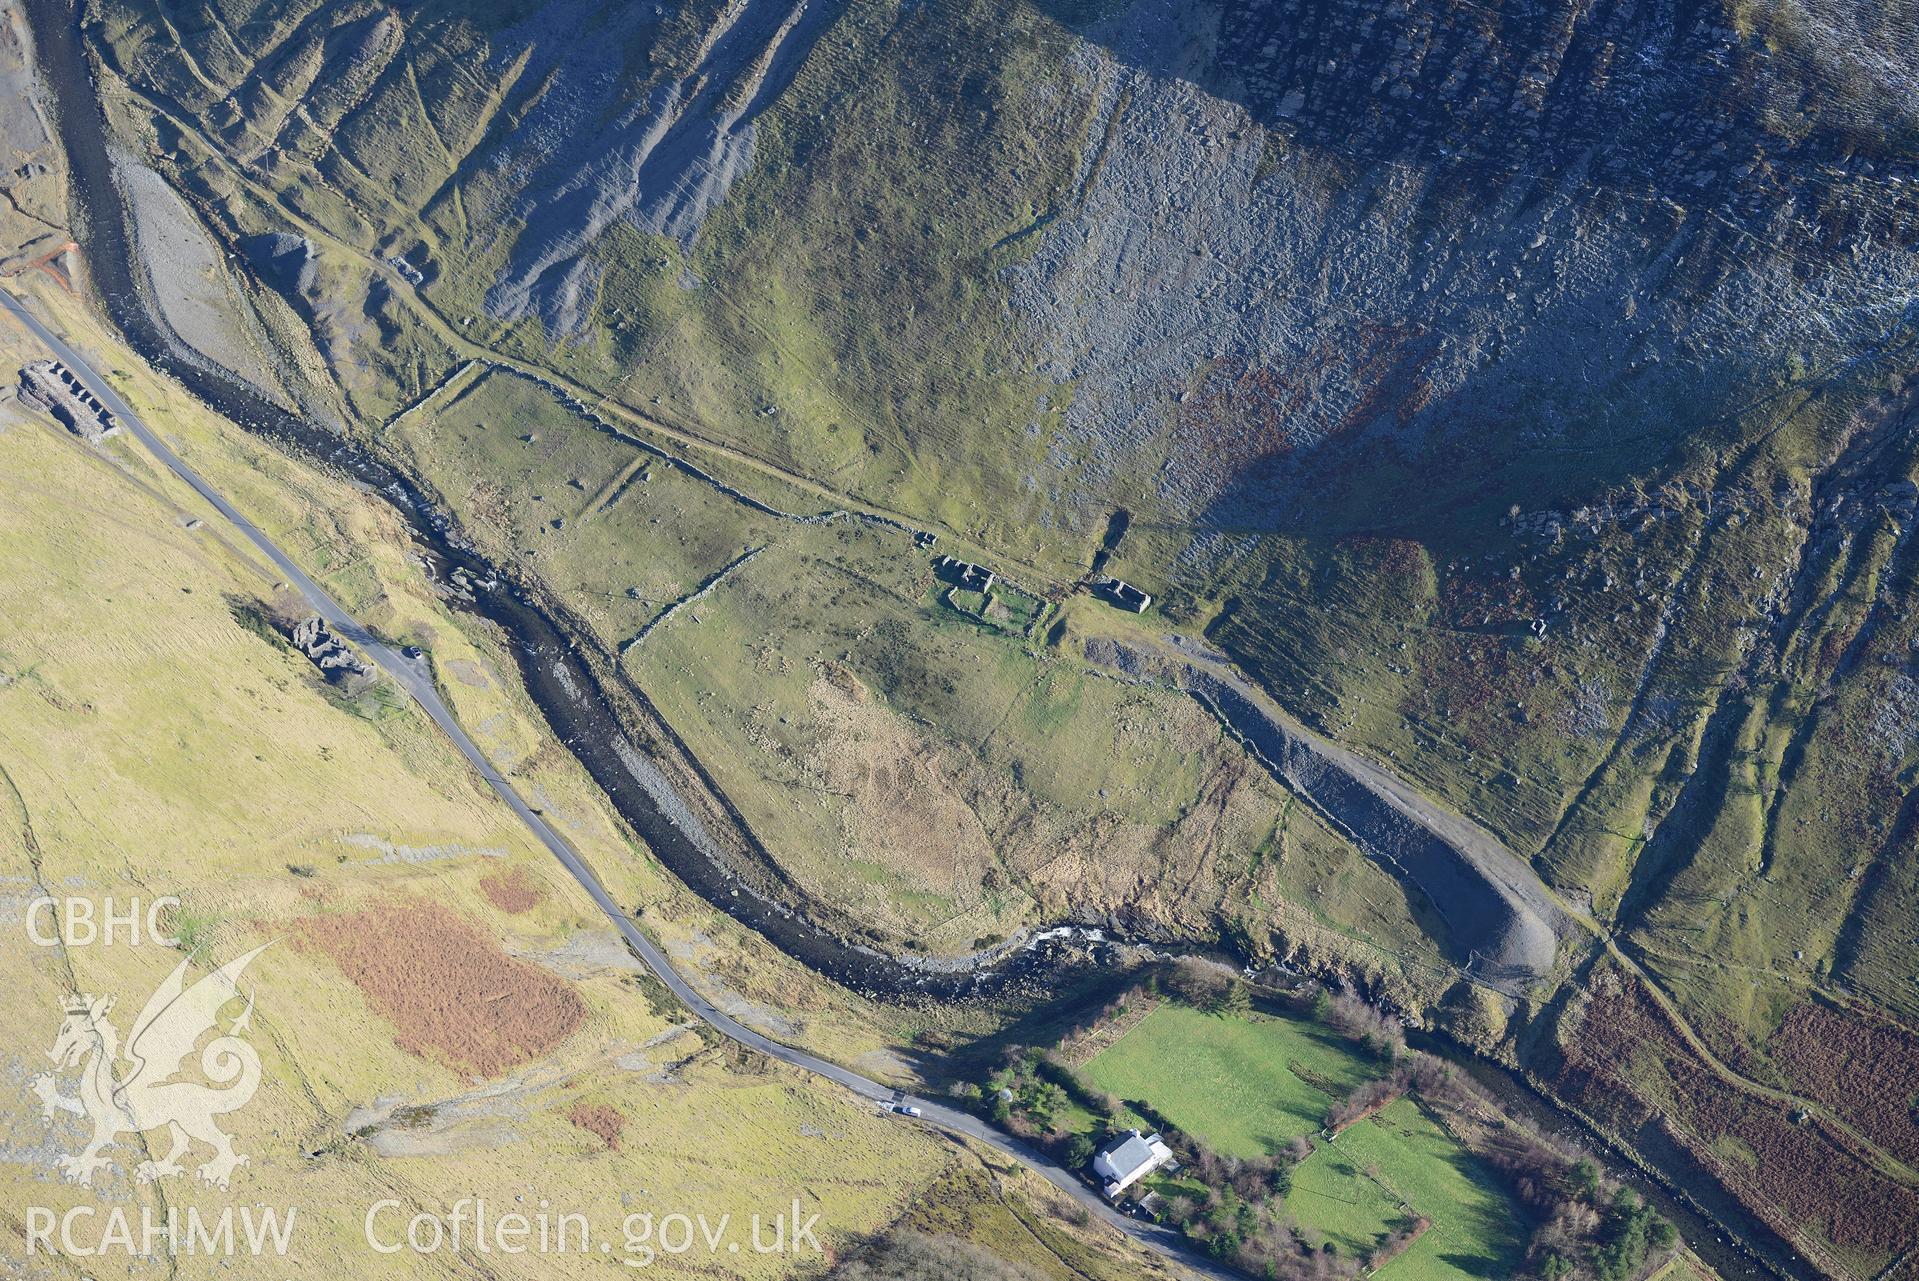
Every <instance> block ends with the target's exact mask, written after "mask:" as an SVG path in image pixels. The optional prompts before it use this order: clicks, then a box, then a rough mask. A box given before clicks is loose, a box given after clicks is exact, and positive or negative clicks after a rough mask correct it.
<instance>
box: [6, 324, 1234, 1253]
mask: <svg viewBox="0 0 1919 1281" xmlns="http://www.w3.org/2000/svg"><path fill="white" fill-rule="evenodd" d="M0 308H4V309H5V310H6V311H8V312H9V313H11V314H12V315H13V317H14V318H15V319H16V320H18V321H19V322H20V323H21V324H23V325H25V326H26V328H27V329H28V330H29V331H30V332H31V333H32V334H33V336H34V337H36V338H38V339H39V340H40V342H41V343H42V344H43V345H44V346H45V347H46V348H47V349H48V350H49V351H51V352H52V353H53V355H54V357H55V358H56V359H58V360H59V361H60V362H61V363H62V364H64V365H66V367H67V368H68V369H70V370H72V371H73V373H74V374H75V376H76V377H78V378H79V380H80V381H81V383H82V384H84V385H85V386H86V388H87V389H88V390H89V391H91V392H92V393H93V394H94V395H95V396H98V397H99V398H100V403H101V404H103V405H105V406H106V407H107V409H108V410H110V411H111V412H112V414H113V416H114V418H115V419H116V420H117V421H118V422H120V423H121V424H122V425H124V426H125V427H126V429H127V430H128V431H130V432H132V433H133V435H134V436H135V437H136V438H138V439H139V441H140V443H141V444H142V445H144V446H146V448H147V450H148V452H149V453H151V454H152V455H153V456H154V457H155V458H156V459H158V460H159V461H160V462H161V463H162V464H163V465H164V466H165V467H166V468H167V469H168V470H169V471H171V472H172V473H173V474H174V475H176V476H178V477H179V478H180V479H181V480H183V481H185V482H186V484H187V485H188V486H189V487H191V488H192V489H193V491H194V492H195V493H197V494H199V495H200V497H201V498H203V499H205V500H206V501H207V503H208V504H209V505H210V506H211V507H212V508H213V509H214V510H215V511H217V512H219V513H220V515H221V516H223V517H225V518H226V520H228V521H229V522H230V523H231V524H232V525H233V526H234V528H236V529H238V530H239V531H240V532H241V533H242V534H244V535H245V536H246V538H247V541H248V542H250V543H252V544H253V545H254V546H255V547H256V548H258V549H259V551H260V553H261V554H262V555H263V556H265V557H266V558H267V559H268V560H269V561H271V562H272V563H273V565H274V567H275V568H277V569H278V570H279V571H280V572H281V573H282V574H284V575H285V576H286V580H287V582H288V583H290V584H292V585H293V586H294V587H295V588H296V589H298V591H299V592H300V594H301V595H302V596H304V597H305V598H306V601H307V604H308V605H309V606H311V607H312V609H313V611H314V612H315V613H317V614H318V615H320V617H321V618H323V619H325V620H326V622H327V625H328V626H329V627H331V628H332V629H333V630H334V631H335V632H336V633H337V634H339V635H341V636H344V637H346V638H347V639H348V640H350V641H352V642H353V643H354V644H355V645H357V646H358V647H359V648H360V649H361V651H362V652H364V653H365V654H366V655H367V656H368V657H369V658H371V659H372V660H373V661H374V662H375V663H377V664H379V666H380V668H381V669H382V670H383V671H385V672H386V673H387V674H388V675H389V676H391V677H392V678H393V679H394V681H395V683H397V684H398V685H399V686H400V688H402V689H404V690H405V691H406V692H407V693H408V694H409V695H411V696H412V698H413V700H414V702H416V703H418V704H419V705H420V706H421V707H422V708H423V709H425V711H426V714H427V715H428V716H430V717H432V718H433V722H434V724H436V725H438V726H439V727H440V729H441V730H442V731H443V732H444V733H445V734H446V736H447V737H448V738H450V739H452V740H453V745H454V746H455V747H457V748H459V750H460V754H461V755H462V756H464V757H466V759H467V761H468V762H469V763H470V764H471V765H472V766H473V768H474V769H476V770H478V771H479V774H480V777H481V778H483V779H485V780H486V783H487V785H488V786H489V787H491V788H492V789H493V791H494V792H495V793H496V794H497V795H498V796H499V798H500V799H501V800H503V801H505V802H506V804H507V805H508V807H510V808H511V809H512V810H513V812H514V813H515V814H517V815H519V818H520V821H521V822H522V823H524V824H526V826H527V828H528V830H529V831H531V832H532V833H533V835H534V836H536V837H538V838H539V840H540V843H541V844H542V845H544V846H546V848H547V849H548V850H549V851H551V852H552V854H553V857H555V858H556V859H558V860H559V861H560V862H561V863H562V864H563V865H564V866H565V867H566V870H567V871H568V872H569V873H571V874H572V876H573V879H574V880H575V881H577V882H579V884H580V887H581V888H582V889H584V890H585V891H586V892H587V894H589V895H590V896H591V897H592V899H593V901H594V902H595V903H596V904H598V905H599V908H600V911H601V912H603V913H604V914H605V915H606V919H607V920H608V921H609V922H611V923H612V925H613V928H614V929H616V930H618V931H619V933H620V937H621V938H623V939H625V940H626V943H627V945H628V946H629V947H631V948H632V949H633V952H634V954H635V955H637V956H638V957H639V958H640V960H641V961H643V962H644V963H645V964H646V967H647V968H648V969H650V970H652V971H653V973H654V974H655V975H657V976H658V977H659V979H660V981H661V982H662V983H664V984H666V986H667V987H668V988H669V989H671V991H672V992H673V995H674V996H676V997H678V998H679V1000H680V1001H681V1003H682V1004H684V1005H685V1006H686V1007H687V1009H689V1010H691V1011H692V1012H693V1013H694V1014H695V1015H697V1016H698V1017H699V1018H701V1019H702V1020H704V1021H705V1022H706V1023H708V1024H710V1025H711V1026H712V1027H713V1028H714V1029H716V1030H717V1031H718V1032H719V1033H720V1034H721V1035H723V1036H725V1037H727V1038H728V1039H729V1040H732V1041H735V1042H737V1043H739V1044H740V1045H743V1046H745V1047H747V1048H748V1049H751V1050H756V1051H758V1052H759V1053H761V1054H765V1055H767V1056H768V1057H770V1058H775V1059H778V1060H780V1061H781V1062H783V1063H790V1064H792V1065H793V1066H794V1067H798V1068H803V1069H805V1070H806V1071H808V1072H812V1073H814V1074H815V1075H818V1076H823V1077H825V1078H827V1079H828V1080H830V1081H834V1082H837V1083H838V1084H840V1085H843V1086H845V1087H846V1088H847V1089H849V1090H851V1091H853V1092H854V1093H855V1094H859V1095H862V1096H863V1097H865V1098H868V1099H871V1100H873V1101H874V1102H876V1103H879V1104H886V1105H891V1104H892V1103H894V1102H898V1103H900V1104H902V1105H908V1106H912V1107H917V1108H919V1109H920V1111H921V1113H922V1115H921V1117H920V1118H919V1119H920V1120H921V1121H923V1122H924V1123H925V1124H926V1125H928V1126H931V1127H932V1128H934V1129H938V1130H943V1131H945V1132H947V1133H949V1134H956V1135H964V1136H966V1137H967V1138H970V1139H974V1140H977V1141H978V1142H981V1143H984V1144H986V1145H987V1146H989V1147H992V1148H994V1149H995V1150H997V1151H999V1152H1002V1153H1004V1154H1006V1155H1007V1156H1010V1157H1012V1158H1014V1159H1015V1160H1018V1161H1021V1162H1023V1163H1024V1164H1026V1165H1027V1166H1029V1167H1031V1168H1032V1169H1033V1170H1035V1171H1037V1172H1038V1173H1039V1174H1041V1175H1043V1176H1044V1177H1045V1178H1046V1179H1047V1180H1048V1181H1049V1182H1051V1183H1052V1184H1053V1185H1054V1186H1055V1187H1057V1188H1059V1189H1060V1190H1061V1191H1063V1192H1065V1193H1066V1194H1067V1195H1069V1196H1071V1197H1072V1198H1073V1199H1074V1200H1075V1201H1077V1202H1078V1203H1079V1204H1080V1205H1082V1206H1084V1207H1085V1208H1086V1209H1087V1210H1088V1211H1089V1212H1090V1213H1092V1214H1094V1215H1095V1216H1097V1217H1098V1218H1100V1219H1101V1220H1103V1221H1104V1222H1106V1223H1107V1224H1109V1225H1110V1226H1112V1227H1113V1228H1115V1229H1117V1230H1119V1231H1120V1232H1123V1233H1125V1234H1126V1235H1128V1236H1130V1237H1132V1238H1133V1239H1134V1240H1135V1241H1138V1242H1139V1243H1140V1244H1142V1245H1144V1246H1146V1247H1148V1248H1149V1249H1152V1250H1154V1251H1157V1252H1158V1253H1160V1254H1163V1255H1165V1256H1166V1257H1167V1258H1169V1259H1171V1260H1173V1261H1174V1262H1176V1263H1178V1264H1180V1265H1181V1266H1182V1267H1185V1268H1188V1269H1190V1270H1191V1271H1193V1272H1196V1273H1199V1274H1200V1275H1202V1276H1207V1277H1212V1278H1215V1281H1244V1278H1242V1277H1240V1276H1239V1275H1238V1274H1237V1273H1234V1272H1230V1271H1228V1270H1226V1269H1225V1268H1222V1267H1220V1266H1218V1265H1216V1264H1214V1263H1212V1262H1210V1261H1209V1260H1206V1259H1203V1258H1201V1257H1200V1256H1198V1255H1197V1254H1195V1253H1194V1252H1193V1251H1192V1250H1190V1249H1188V1248H1187V1247H1186V1245H1185V1244H1184V1242H1183V1241H1182V1240H1181V1239H1180V1238H1179V1236H1178V1234H1176V1233H1174V1232H1172V1231H1169V1230H1168V1229H1166V1228H1162V1227H1160V1226H1159V1225H1157V1224H1152V1223H1142V1222H1140V1221H1138V1220H1135V1219H1130V1218H1128V1217H1126V1216H1125V1215H1123V1214H1120V1213H1119V1212H1118V1211H1117V1210H1115V1209H1113V1208H1112V1206H1110V1205H1108V1204H1107V1203H1106V1202H1105V1201H1104V1200H1103V1199H1102V1198H1101V1197H1100V1196H1099V1195H1098V1194H1096V1193H1095V1192H1094V1191H1093V1190H1092V1189H1091V1188H1089V1187H1087V1186H1086V1185H1085V1184H1084V1183H1082V1182H1080V1181H1079V1179H1077V1178H1075V1177H1074V1176H1073V1174H1072V1173H1071V1172H1070V1171H1068V1170H1067V1169H1065V1168H1064V1167H1063V1166H1061V1165H1059V1164H1058V1163H1056V1162H1054V1161H1052V1160H1051V1159H1050V1158H1048V1157H1046V1156H1045V1155H1044V1154H1042V1153H1040V1152H1039V1151H1037V1150H1036V1149H1034V1148H1031V1147H1029V1146H1028V1145H1026V1144H1024V1143H1021V1142H1020V1141H1019V1140H1017V1139H1013V1138H1010V1137H1008V1136H1007V1135H1004V1134H1002V1133H1000V1132H999V1131H998V1130H995V1129H994V1128H992V1127H991V1126H989V1125H987V1124H986V1123H985V1122H984V1121H981V1120H980V1119H979V1118H978V1117H976V1116H973V1115H972V1114H971V1113H968V1112H962V1111H960V1110H958V1109H957V1108H951V1107H947V1106H946V1105H944V1104H941V1103H936V1102H933V1101H932V1100H930V1099H922V1098H917V1097H914V1096H910V1095H900V1094H898V1092H896V1091H895V1090H893V1089H892V1088H891V1087H889V1086H886V1085H882V1084H881V1083H880V1082H878V1081H875V1080H872V1079H870V1078H868V1077H864V1076H861V1075H860V1074H859V1073H857V1072H852V1071H849V1070H848V1069H846V1068H844V1067H841V1066H840V1065H839V1064H837V1063H833V1062H829V1061H828V1060H826V1059H823V1058H820V1057H818V1056H817V1055H813V1054H808V1053H807V1052H806V1051H805V1050H800V1049H795V1048H794V1047H792V1046H790V1045H784V1044H781V1043H780V1042H778V1041H775V1040H773V1039H771V1038H770V1037H767V1036H764V1035H762V1034H761V1033H759V1032H755V1031H754V1030H753V1029H752V1028H749V1027H747V1026H746V1025H744V1024H742V1023H741V1022H739V1021H738V1020H737V1019H734V1018H733V1017H731V1016H730V1015H728V1014H726V1013H725V1012H724V1011H722V1010H720V1009H719V1008H717V1007H716V1006H714V1004H713V1003H712V1002H711V1001H708V1000H707V999H706V998H705V997H704V996H702V995H700V993H699V992H698V991H696V990H695V989H694V988H693V986H692V985H691V984H689V983H688V982H687V981H686V980H685V979H683V978H681V977H680V974H679V972H678V971H677V970H675V969H674V968H673V963H672V962H671V961H669V960H668V959H667V957H666V954H665V953H664V952H662V951H661V950H660V948H659V947H658V946H657V945H656V944H654V942H653V941H652V940H651V939H649V938H648V937H647V936H646V935H645V934H643V933H641V931H640V928H639V926H638V925H636V924H635V923H634V921H633V919H632V918H631V917H630V916H629V915H628V914H627V913H626V911H625V910H624V909H623V908H621V907H620V905H619V904H618V903H616V902H614V901H613V897H612V895H610V894H608V893H607V892H606V888H605V887H604V886H602V885H601V884H600V882H599V878H597V877H596V876H594V875H593V872H592V870H591V869H590V868H588V867H587V865H586V863H585V861H584V860H583V859H581V857H580V855H579V853H578V852H577V851H575V850H574V848H573V847H572V845H571V844H569V843H568V842H567V840H566V839H565V838H564V837H562V836H561V835H560V834H559V833H558V832H556V831H555V830H553V828H552V827H551V826H549V825H548V823H547V821H546V819H545V818H543V817H542V816H541V815H540V814H539V812H538V811H536V810H534V809H533V808H532V807H531V806H529V805H528V804H527V803H526V801H525V800H524V799H522V798H521V796H520V794H519V792H518V791H517V790H516V789H515V788H514V786H513V784H512V783H510V782H508V781H507V780H506V779H505V778H504V777H502V776H501V774H500V772H499V771H498V770H496V769H494V768H493V765H492V763H491V762H490V761H488V760H487V758H486V756H485V755H484V754H483V753H482V752H481V751H480V748H479V745H478V744H476V743H475V742H474V741H473V740H472V739H471V738H470V737H468V736H467V732H466V731H465V730H464V729H462V728H461V726H460V723H459V721H458V720H456V719H455V718H454V716H453V712H452V710H451V709H450V708H448V707H447V705H446V702H445V701H444V700H443V699H442V698H441V697H440V692H439V690H438V689H437V688H435V687H434V684H433V677H432V672H431V670H430V668H429V667H428V665H427V664H426V662H425V661H424V660H414V659H410V658H408V657H406V655H405V654H403V653H401V652H400V651H399V650H397V649H395V648H394V647H393V646H391V645H388V644H387V643H386V642H384V641H382V640H380V639H379V638H378V637H376V636H374V635H373V634H372V633H371V632H369V631H368V630H367V629H366V628H365V627H363V626H361V625H360V623H359V622H358V621H357V620H356V619H355V618H354V617H353V616H352V615H351V614H349V613H347V611H346V609H345V608H344V607H343V606H341V604H340V603H339V602H338V601H336V600H334V599H333V597H332V596H331V595H329V594H328V593H327V591H326V589H325V588H323V587H321V586H320V585H319V584H318V583H316V582H314V581H313V579H311V578H309V577H308V576H307V574H306V571H305V570H303V569H301V568H300V567H299V565H297V564H295V563H294V561H293V558H292V557H290V556H288V555H287V554H286V553H285V552H283V551H281V550H280V548H279V546H278V545H277V544H276V543H274V541H273V540H272V539H270V538H268V537H267V535H266V533H265V532H264V531H263V530H261V529H260V527H259V526H257V525H255V524H254V523H253V522H252V521H250V520H248V519H247V518H246V517H245V516H243V515H241V514H240V512H239V511H238V510H237V509H236V508H235V507H234V506H233V505H232V504H231V503H229V502H228V501H227V500H226V499H225V498H224V497H222V496H221V494H220V492H219V491H218V490H216V489H215V488H214V487H213V486H212V485H210V484H208V483H207V481H206V480H205V479H204V478H203V477H201V475H200V474H199V473H198V472H196V471H194V470H193V468H191V467H189V466H187V464H186V463H185V462H184V461H183V460H182V459H181V458H180V456H179V455H178V454H176V453H174V452H173V450H172V449H171V448H169V447H168V446H167V444H166V443H165V442H164V441H162V440H161V439H160V438H159V436H157V435H156V434H155V433H154V432H153V430H152V429H151V428H149V427H148V426H147V425H146V423H144V422H143V421H141V419H140V416H139V415H138V414H136V413H134V412H133V409H132V407H131V406H129V405H128V404H127V403H126V401H125V400H123V399H122V398H121V397H120V395H119V393H117V392H116V391H114V389H113V387H112V386H111V385H110V384H109V383H108V382H107V381H106V379H104V378H102V377H101V376H100V375H99V374H98V373H96V372H95V371H94V369H93V367H92V366H91V365H89V364H88V363H87V362H86V360H85V358H84V357H82V356H81V355H80V354H79V353H78V352H76V351H75V350H74V349H73V348H71V347H69V346H68V345H67V344H66V343H65V342H64V341H62V340H61V339H60V337H59V336H58V335H57V334H55V333H54V332H53V331H52V330H50V329H48V328H47V327H46V325H44V324H42V323H41V322H40V320H39V319H38V318H37V317H36V316H34V314H33V313H32V312H30V311H28V310H27V308H26V306H25V305H24V304H23V303H22V302H21V301H20V300H19V299H17V298H16V297H14V295H13V294H12V293H11V292H10V291H8V290H4V289H0ZM901 1119H902V1121H903V1122H904V1121H905V1120H906V1118H904V1117H902V1118H901Z"/></svg>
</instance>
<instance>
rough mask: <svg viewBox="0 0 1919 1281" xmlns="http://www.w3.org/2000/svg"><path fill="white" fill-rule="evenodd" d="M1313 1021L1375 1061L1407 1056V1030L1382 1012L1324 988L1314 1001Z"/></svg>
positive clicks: (1356, 998) (1351, 997)
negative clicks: (1331, 1030) (1352, 1041)
mask: <svg viewBox="0 0 1919 1281" xmlns="http://www.w3.org/2000/svg"><path fill="white" fill-rule="evenodd" d="M1313 1017H1314V1018H1316V1019H1318V1020H1319V1021H1320V1022H1321V1023H1324V1024H1325V1025H1326V1026H1327V1027H1330V1028H1331V1029H1333V1031H1335V1032H1338V1033H1339V1034H1340V1035H1341V1036H1345V1037H1347V1038H1349V1039H1351V1040H1354V1041H1357V1042H1359V1043H1360V1045H1361V1046H1363V1047H1364V1048H1365V1049H1366V1051H1367V1052H1368V1053H1370V1054H1372V1055H1374V1056H1375V1057H1377V1058H1382V1059H1397V1058H1398V1057H1399V1056H1400V1055H1402V1054H1404V1053H1405V1052H1406V1028H1405V1026H1404V1025H1403V1024H1401V1023H1400V1021H1399V1020H1398V1019H1395V1018H1394V1017H1393V1016H1392V1015H1390V1014H1387V1013H1386V1012H1385V1011H1384V1010H1381V1009H1378V1008H1376V1007H1374V1006H1371V1005H1368V1004H1366V1002H1364V1001H1362V1000H1360V999H1359V998H1358V997H1356V996H1350V995H1348V994H1347V993H1344V992H1328V991H1326V990H1325V989H1324V988H1321V989H1320V991H1319V992H1318V993H1317V994H1316V995H1315V996H1314V997H1313Z"/></svg>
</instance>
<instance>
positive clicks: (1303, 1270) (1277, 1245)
mask: <svg viewBox="0 0 1919 1281" xmlns="http://www.w3.org/2000/svg"><path fill="white" fill-rule="evenodd" d="M1288 1168H1289V1167H1288ZM1165 1219H1166V1221H1167V1222H1168V1223H1171V1224H1174V1225H1175V1226H1177V1227H1178V1228H1179V1229H1180V1231H1181V1232H1182V1233H1183V1234H1184V1235H1185V1237H1186V1239H1187V1240H1188V1241H1191V1242H1192V1243H1193V1244H1194V1245H1196V1246H1198V1247H1199V1248H1200V1249H1202V1250H1204V1251H1205V1252H1206V1253H1207V1254H1209V1255H1211V1256H1212V1257H1213V1258H1215V1259H1219V1260H1221V1261H1222V1262H1225V1263H1230V1264H1232V1265H1233V1266H1234V1267H1236V1268H1238V1269H1240V1270H1241V1271H1243V1272H1245V1273H1247V1274H1248V1275H1250V1276H1254V1277H1264V1278H1267V1279H1268V1281H1337V1279H1342V1278H1347V1277H1354V1276H1357V1275H1358V1274H1359V1271H1360V1267H1361V1265H1362V1263H1363V1260H1361V1259H1358V1258H1354V1257H1351V1256H1348V1255H1343V1254H1341V1253H1340V1251H1339V1249H1338V1247H1336V1246H1335V1245H1333V1243H1332V1242H1330V1241H1329V1242H1327V1243H1326V1244H1325V1245H1323V1246H1321V1247H1320V1248H1319V1249H1317V1250H1315V1249H1313V1248H1312V1247H1311V1246H1310V1245H1308V1244H1307V1243H1306V1242H1305V1240H1304V1239H1302V1238H1301V1237H1300V1235H1299V1232H1298V1229H1297V1228H1296V1227H1295V1226H1294V1224H1293V1221H1292V1219H1291V1217H1290V1216H1289V1215H1287V1213H1286V1211H1285V1208H1284V1206H1283V1205H1282V1203H1281V1200H1280V1198H1279V1197H1278V1196H1277V1195H1274V1194H1272V1193H1271V1191H1270V1189H1268V1190H1263V1191H1262V1192H1261V1194H1260V1195H1257V1196H1253V1197H1248V1196H1244V1195H1242V1194H1241V1193H1240V1191H1239V1190H1238V1189H1237V1188H1236V1187H1235V1186H1234V1185H1232V1184H1231V1183H1228V1184H1226V1185H1224V1186H1221V1187H1213V1186H1211V1185H1208V1187H1207V1189H1206V1191H1205V1193H1204V1194H1203V1195H1201V1196H1174V1197H1171V1198H1169V1199H1168V1201H1167V1209H1166V1214H1165Z"/></svg>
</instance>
